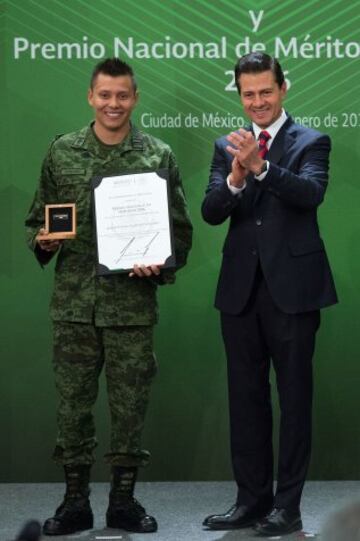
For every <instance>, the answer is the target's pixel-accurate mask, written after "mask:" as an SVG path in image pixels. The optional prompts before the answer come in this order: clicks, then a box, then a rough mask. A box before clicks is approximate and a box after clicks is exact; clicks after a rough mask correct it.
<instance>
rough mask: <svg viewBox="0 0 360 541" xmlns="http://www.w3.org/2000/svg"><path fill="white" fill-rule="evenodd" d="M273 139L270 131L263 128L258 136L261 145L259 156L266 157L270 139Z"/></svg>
mask: <svg viewBox="0 0 360 541" xmlns="http://www.w3.org/2000/svg"><path fill="white" fill-rule="evenodd" d="M269 139H271V135H270V133H268V132H267V131H266V130H263V131H261V132H260V133H259V137H258V146H259V156H260V158H262V159H264V158H265V156H266V154H267V153H268V151H269V149H268V147H267V142H268V140H269Z"/></svg>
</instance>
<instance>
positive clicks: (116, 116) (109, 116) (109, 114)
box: [105, 111, 123, 118]
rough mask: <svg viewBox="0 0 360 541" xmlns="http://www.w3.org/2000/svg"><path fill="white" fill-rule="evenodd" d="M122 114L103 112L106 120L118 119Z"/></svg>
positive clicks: (119, 112) (118, 112)
mask: <svg viewBox="0 0 360 541" xmlns="http://www.w3.org/2000/svg"><path fill="white" fill-rule="evenodd" d="M122 114H123V113H122V112H121V111H105V115H106V116H107V117H108V118H120V117H121V115H122Z"/></svg>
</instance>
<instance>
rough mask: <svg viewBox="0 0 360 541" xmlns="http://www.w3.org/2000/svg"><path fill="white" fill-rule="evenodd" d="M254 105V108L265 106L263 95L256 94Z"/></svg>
mask: <svg viewBox="0 0 360 541" xmlns="http://www.w3.org/2000/svg"><path fill="white" fill-rule="evenodd" d="M253 105H254V107H262V106H263V105H264V98H263V96H262V95H261V94H255V97H254V102H253Z"/></svg>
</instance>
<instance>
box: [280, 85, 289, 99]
mask: <svg viewBox="0 0 360 541" xmlns="http://www.w3.org/2000/svg"><path fill="white" fill-rule="evenodd" d="M280 92H281V96H282V97H283V98H285V97H286V93H287V85H286V82H285V81H284V82H283V84H282V85H281V87H280Z"/></svg>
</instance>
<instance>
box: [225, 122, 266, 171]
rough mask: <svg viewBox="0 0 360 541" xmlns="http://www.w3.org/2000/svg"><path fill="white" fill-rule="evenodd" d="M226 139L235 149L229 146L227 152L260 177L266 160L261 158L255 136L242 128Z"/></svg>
mask: <svg viewBox="0 0 360 541" xmlns="http://www.w3.org/2000/svg"><path fill="white" fill-rule="evenodd" d="M226 139H227V140H228V141H229V143H231V144H232V145H233V146H234V147H235V148H233V147H231V146H227V147H226V150H227V151H228V152H230V154H231V155H232V156H234V158H235V157H236V158H237V159H238V160H239V162H240V163H241V165H242V166H243V167H244V168H245V169H248V170H249V171H251V172H252V173H254V175H259V174H260V173H261V169H262V166H263V163H264V160H263V159H262V158H261V157H260V156H259V147H258V145H257V142H256V139H255V137H254V136H253V134H252V133H251V132H249V131H247V130H243V129H242V128H240V130H239V131H238V132H232V133H230V135H228V136H227V138H226Z"/></svg>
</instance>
